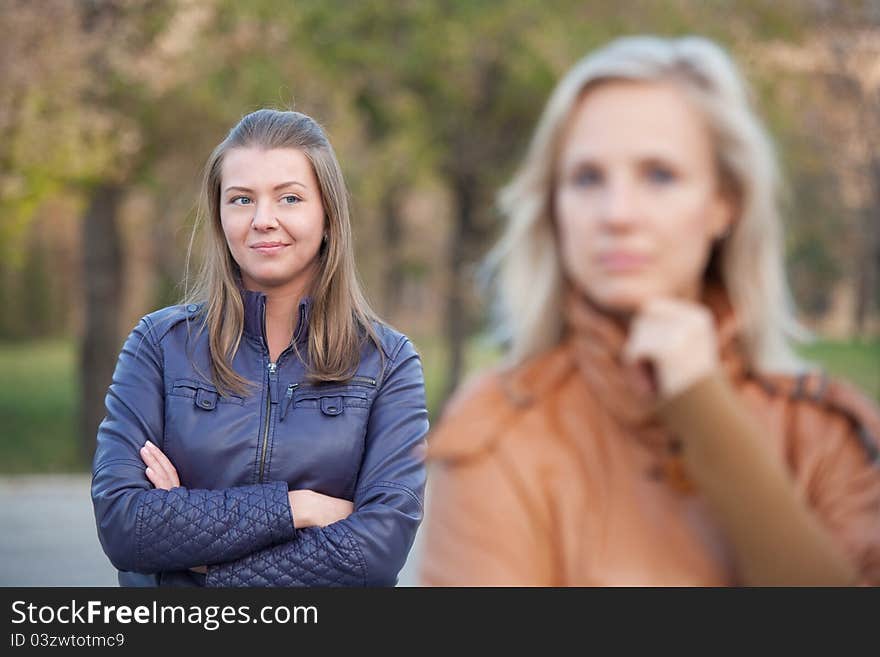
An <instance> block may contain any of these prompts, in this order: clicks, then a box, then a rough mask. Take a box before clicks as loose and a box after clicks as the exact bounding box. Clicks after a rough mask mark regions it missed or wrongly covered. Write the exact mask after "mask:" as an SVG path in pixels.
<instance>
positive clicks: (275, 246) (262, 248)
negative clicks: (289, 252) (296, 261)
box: [251, 242, 288, 255]
mask: <svg viewBox="0 0 880 657" xmlns="http://www.w3.org/2000/svg"><path fill="white" fill-rule="evenodd" d="M287 246H288V245H287V244H285V243H284V242H257V243H256V244H251V249H253V250H254V251H256V252H257V253H263V254H267V255H268V254H272V253H278V252H279V251H283V250H284V249H285V248H286V247H287Z"/></svg>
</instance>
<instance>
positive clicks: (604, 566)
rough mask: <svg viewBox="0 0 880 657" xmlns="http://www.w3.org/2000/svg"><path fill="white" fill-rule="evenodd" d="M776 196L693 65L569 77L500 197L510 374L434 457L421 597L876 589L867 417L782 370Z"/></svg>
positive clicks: (762, 156)
mask: <svg viewBox="0 0 880 657" xmlns="http://www.w3.org/2000/svg"><path fill="white" fill-rule="evenodd" d="M778 179H779V176H778V173H777V168H776V160H775V155H774V152H773V149H772V146H771V143H770V141H769V139H768V137H767V135H766V133H765V130H764V128H763V127H762V125H761V123H760V121H759V119H758V118H757V117H756V115H755V113H754V112H753V110H752V108H751V107H750V103H749V98H748V94H747V89H746V87H745V85H744V83H743V81H742V79H741V78H740V76H739V74H738V73H737V70H736V68H735V66H734V64H733V63H732V62H731V61H730V59H729V58H728V56H727V55H726V54H725V53H724V51H723V50H722V49H720V48H719V47H718V46H717V45H715V44H713V43H712V42H710V41H707V40H706V39H703V38H696V37H689V38H682V39H660V38H654V37H630V38H624V39H620V40H617V41H615V42H613V43H611V44H610V45H608V46H606V47H605V48H603V49H601V50H599V51H597V52H595V53H593V54H590V55H588V56H587V57H585V58H584V59H583V60H582V61H580V62H579V63H578V64H576V65H575V66H574V68H573V69H571V71H569V72H568V74H567V75H566V76H565V77H564V78H563V79H562V81H561V82H560V83H559V85H558V86H557V88H556V90H555V91H554V92H553V94H552V96H551V98H550V100H549V102H548V104H547V107H546V109H545V110H544V114H543V116H542V118H541V120H540V123H539V125H538V127H537V130H536V132H535V135H534V138H533V140H532V143H531V147H530V150H529V152H528V154H527V156H526V158H525V161H524V163H523V164H522V166H521V168H520V170H519V172H518V173H517V174H516V176H515V178H514V179H513V181H512V182H511V183H510V185H509V186H508V187H507V188H506V189H505V190H504V191H503V193H502V195H501V207H502V210H503V212H504V214H505V215H506V218H507V220H508V224H507V229H506V232H505V234H504V235H503V237H502V239H501V241H500V243H499V244H498V246H497V247H496V249H495V250H494V251H493V253H492V255H491V256H490V264H491V265H492V266H493V267H494V270H495V272H496V274H497V280H498V283H499V288H500V297H499V301H500V305H501V312H502V317H503V327H504V328H505V329H506V331H507V338H508V344H509V352H508V354H507V359H506V362H505V363H504V365H503V366H501V367H499V368H497V369H496V370H494V371H491V372H488V373H484V374H482V375H480V376H477V377H476V378H475V379H474V380H472V382H470V383H469V384H466V385H465V386H464V387H463V388H462V389H461V390H460V391H459V392H458V393H457V394H456V395H455V396H454V398H453V400H451V402H450V403H449V405H448V406H447V409H446V412H445V413H444V416H443V418H442V420H441V423H440V425H439V426H438V428H437V429H436V430H435V431H434V433H433V435H432V436H431V437H430V438H429V458H430V462H431V464H432V465H431V468H432V469H431V471H430V477H431V482H432V483H431V488H430V491H429V504H428V513H427V516H426V523H427V525H426V535H425V544H426V553H425V555H424V559H423V565H422V573H421V575H422V582H423V583H424V584H428V585H547V586H563V585H586V586H600V585H627V586H628V585H651V586H676V585H687V586H703V585H706V586H724V585H759V586H761V585H851V584H857V583H872V584H875V583H878V582H880V467H878V451H877V446H876V445H877V443H876V438H877V436H878V435H880V413H878V409H877V407H876V405H874V404H873V403H871V402H869V401H867V399H866V398H865V397H863V396H862V395H860V394H859V393H858V392H856V391H855V390H854V389H853V388H851V387H849V386H847V385H846V384H844V383H842V382H838V381H831V380H829V379H827V378H826V377H825V376H824V375H822V374H820V373H815V372H811V371H809V370H808V369H806V368H805V367H804V366H802V365H801V364H800V363H799V362H798V360H797V359H796V358H795V357H794V355H793V353H792V351H791V350H790V347H789V346H788V342H787V340H786V337H787V335H790V334H792V332H793V331H797V325H796V324H795V322H794V319H793V317H792V315H791V312H790V305H789V303H788V291H787V288H786V283H785V280H784V273H783V262H782V250H781V247H782V242H781V238H780V220H779V215H778V209H777V188H778Z"/></svg>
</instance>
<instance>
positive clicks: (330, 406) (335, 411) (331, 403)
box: [321, 397, 343, 415]
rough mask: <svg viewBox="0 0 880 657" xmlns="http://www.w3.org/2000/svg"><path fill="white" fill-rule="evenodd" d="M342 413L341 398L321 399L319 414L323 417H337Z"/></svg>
mask: <svg viewBox="0 0 880 657" xmlns="http://www.w3.org/2000/svg"><path fill="white" fill-rule="evenodd" d="M342 411H343V406H342V397H321V412H322V413H323V414H324V415H339V414H340V413H342Z"/></svg>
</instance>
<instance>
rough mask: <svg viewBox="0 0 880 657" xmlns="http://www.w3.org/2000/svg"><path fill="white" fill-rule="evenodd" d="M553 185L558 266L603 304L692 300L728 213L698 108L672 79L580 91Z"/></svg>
mask: <svg viewBox="0 0 880 657" xmlns="http://www.w3.org/2000/svg"><path fill="white" fill-rule="evenodd" d="M557 170H558V174H557V182H556V188H555V190H554V193H555V197H554V206H555V215H556V216H555V218H556V221H557V228H558V238H559V244H560V249H561V255H562V262H563V268H564V269H565V271H566V273H567V274H568V276H569V278H570V279H571V280H572V281H573V282H574V283H575V284H576V285H577V286H578V287H579V288H580V289H581V290H582V291H583V292H584V293H585V294H586V295H587V296H588V297H589V298H590V299H592V300H593V302H594V303H596V304H598V305H599V306H601V307H602V308H604V309H606V310H608V311H611V312H615V313H624V314H629V313H632V312H636V311H638V309H639V308H640V307H641V306H642V304H644V303H645V302H646V301H647V300H649V299H653V298H656V297H677V298H683V299H691V300H696V299H697V298H698V296H699V293H700V289H701V281H702V278H703V274H704V271H705V268H706V265H707V262H708V258H709V254H710V252H711V246H712V242H713V240H714V239H716V238H717V237H719V236H720V235H721V234H722V233H723V232H724V231H725V230H726V229H727V227H728V225H729V224H730V222H731V220H732V209H731V205H730V204H729V203H728V202H727V201H726V199H725V197H724V196H723V195H722V194H721V193H720V192H719V185H718V180H717V174H716V166H715V159H714V156H713V146H712V143H711V137H710V135H709V132H708V129H707V127H706V126H705V124H704V122H703V118H702V116H701V115H700V113H699V111H698V110H697V109H696V108H695V107H693V106H692V105H691V104H690V102H689V101H688V99H687V97H686V96H685V95H684V94H683V93H682V91H680V90H679V89H678V88H676V87H675V86H673V84H672V83H663V82H629V81H620V82H617V81H614V82H608V83H605V84H602V85H600V86H598V87H597V88H595V89H593V90H591V91H589V92H587V94H586V95H585V96H584V97H583V98H582V99H581V101H580V102H579V104H578V105H576V107H575V109H574V111H573V113H572V117H571V119H570V122H569V124H568V127H567V132H566V134H565V137H564V139H563V146H562V148H561V151H560V160H559V162H558V169H557Z"/></svg>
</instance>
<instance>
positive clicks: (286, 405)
mask: <svg viewBox="0 0 880 657" xmlns="http://www.w3.org/2000/svg"><path fill="white" fill-rule="evenodd" d="M297 388H299V384H298V383H291V384H289V385H288V386H287V393H286V394H285V395H284V406H282V407H281V417H280V418H279V420H278V421H279V422H284V417H285V416H286V415H287V410H288V409H289V408H290V404H291V402H293V393H294V391H295V390H296V389H297Z"/></svg>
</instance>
